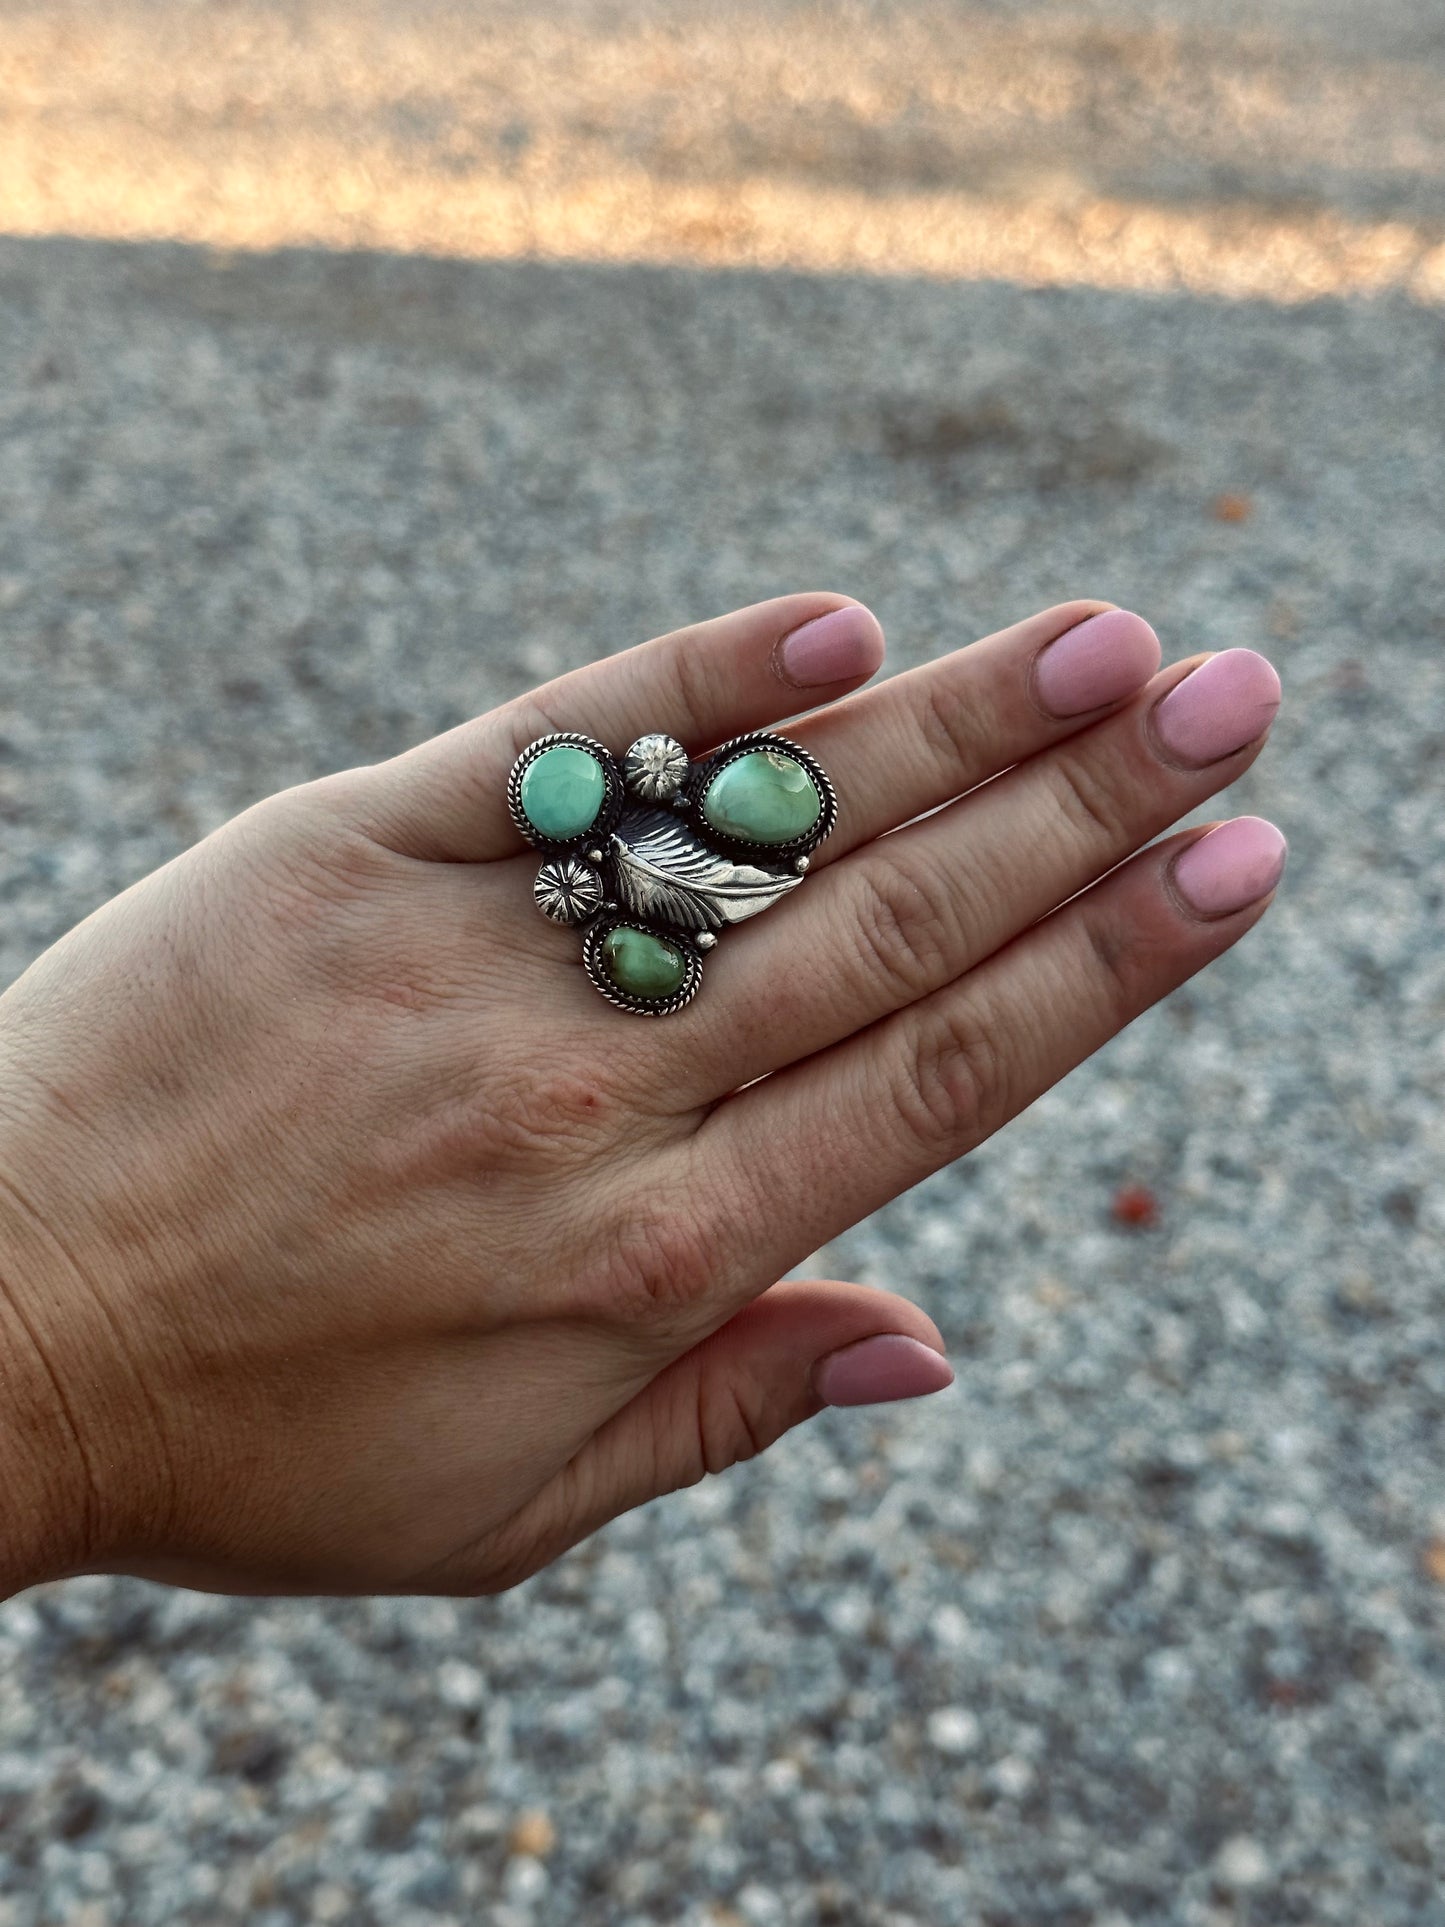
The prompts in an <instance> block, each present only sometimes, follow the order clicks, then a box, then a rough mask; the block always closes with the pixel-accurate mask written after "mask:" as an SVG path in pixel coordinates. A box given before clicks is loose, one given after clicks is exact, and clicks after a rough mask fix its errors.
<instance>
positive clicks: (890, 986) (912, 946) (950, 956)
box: [853, 851, 957, 1004]
mask: <svg viewBox="0 0 1445 1927" xmlns="http://www.w3.org/2000/svg"><path fill="white" fill-rule="evenodd" d="M858 867H859V870H860V871H861V877H860V881H861V884H862V889H861V893H860V898H859V901H858V903H857V906H856V909H855V912H854V915H853V928H854V932H855V939H854V940H855V943H856V945H857V947H858V951H859V953H860V957H861V964H862V969H863V973H864V977H865V980H866V983H867V987H868V989H869V991H870V993H872V992H876V991H877V990H878V988H879V987H881V988H882V990H883V991H884V993H885V994H886V995H888V996H889V997H891V998H892V1000H893V1001H894V1003H895V1004H905V1003H912V1002H914V1000H915V999H916V998H918V997H921V996H923V995H924V994H925V993H926V992H927V991H929V990H932V989H936V988H937V986H938V985H939V984H940V983H941V982H945V981H947V980H948V978H950V977H951V976H952V975H953V974H954V973H953V960H954V954H955V950H956V936H957V932H956V918H955V914H954V912H953V909H952V905H951V901H950V899H951V894H952V893H951V892H950V891H949V890H948V889H947V888H946V886H945V885H944V884H943V883H942V882H941V880H940V879H939V878H938V877H937V876H936V875H933V874H931V873H930V872H928V871H926V870H925V869H924V868H923V867H922V866H921V865H919V864H918V863H916V862H913V863H909V862H905V861H902V860H900V859H898V858H890V857H889V856H888V855H887V854H886V852H882V851H880V852H879V853H877V854H875V855H872V856H870V857H868V858H865V859H863V861H862V862H861V863H860V864H859V866H858Z"/></svg>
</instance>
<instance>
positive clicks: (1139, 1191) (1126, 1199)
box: [1110, 1184, 1159, 1231]
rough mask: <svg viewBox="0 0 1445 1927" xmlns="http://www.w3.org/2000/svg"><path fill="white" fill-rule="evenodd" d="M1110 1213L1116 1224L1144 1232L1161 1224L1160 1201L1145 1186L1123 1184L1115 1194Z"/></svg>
mask: <svg viewBox="0 0 1445 1927" xmlns="http://www.w3.org/2000/svg"><path fill="white" fill-rule="evenodd" d="M1110 1212H1111V1215H1112V1217H1113V1220H1114V1222H1115V1224H1126V1225H1128V1226H1129V1227H1130V1228H1131V1229H1132V1230H1135V1231H1144V1230H1147V1229H1148V1228H1149V1226H1150V1225H1154V1224H1158V1222H1159V1200H1158V1199H1157V1198H1156V1197H1155V1195H1154V1193H1153V1192H1152V1191H1151V1190H1150V1189H1149V1187H1148V1186H1147V1185H1145V1184H1121V1185H1120V1186H1119V1189H1118V1190H1117V1191H1116V1192H1115V1193H1114V1202H1113V1204H1112V1206H1111V1207H1110Z"/></svg>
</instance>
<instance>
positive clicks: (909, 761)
mask: <svg viewBox="0 0 1445 1927" xmlns="http://www.w3.org/2000/svg"><path fill="white" fill-rule="evenodd" d="M1159 659H1160V650H1159V638H1158V637H1157V636H1156V635H1155V633H1154V631H1153V630H1152V629H1151V628H1150V627H1149V624H1148V623H1147V622H1145V621H1144V619H1143V617H1142V616H1136V615H1133V614H1131V613H1130V611H1129V610H1127V609H1115V608H1113V607H1111V606H1110V605H1109V604H1107V603H1099V602H1065V603H1061V604H1060V605H1059V606H1058V607H1057V608H1054V609H1045V610H1044V611H1043V612H1042V613H1041V614H1039V615H1036V616H1030V617H1029V618H1028V620H1027V621H1025V622H1018V623H1015V624H1014V625H1013V627H1012V628H1009V629H1002V630H1000V631H999V632H998V634H997V635H993V636H987V637H985V639H984V640H983V641H982V642H975V643H972V644H970V645H969V647H968V648H966V649H957V650H955V651H954V652H953V653H952V654H951V655H947V656H942V657H940V658H939V659H938V660H937V661H936V662H930V663H926V664H924V666H923V667H922V668H920V669H913V670H910V671H909V672H908V673H907V674H905V675H901V676H894V677H892V678H891V679H890V680H889V681H888V682H886V683H883V684H881V685H880V686H879V687H878V688H877V689H870V690H866V691H864V692H862V693H861V694H858V695H855V696H852V697H850V698H849V699H848V700H847V701H846V702H841V703H838V704H836V705H835V706H834V707H833V708H831V709H829V710H827V711H824V712H820V713H819V714H818V715H816V716H811V717H808V718H807V719H805V720H804V721H803V722H801V723H798V724H796V725H795V726H794V727H793V728H792V729H790V730H789V732H788V733H789V734H790V735H791V736H793V737H795V738H796V740H797V741H798V742H800V743H801V744H802V745H803V746H804V748H806V749H808V750H809V751H811V753H812V754H813V755H814V756H816V757H817V758H818V760H819V762H820V763H821V764H822V765H823V767H824V769H826V770H827V772H828V774H829V775H830V777H831V778H832V779H833V782H834V784H835V785H836V787H837V790H838V800H839V812H838V823H837V827H836V828H835V829H834V831H833V833H832V835H831V836H830V837H829V838H828V840H827V841H826V842H825V843H823V844H821V845H820V846H819V848H818V850H817V851H816V852H815V853H814V856H813V868H814V869H815V870H816V869H821V868H823V867H825V866H826V865H827V864H830V863H836V862H837V861H838V859H839V858H840V857H842V856H846V855H847V853H848V852H849V851H850V850H855V849H857V848H858V847H859V845H860V844H863V843H867V842H869V841H871V840H872V838H874V837H875V836H881V835H882V834H883V832H884V831H885V830H892V829H896V828H897V827H898V826H899V824H901V823H907V822H910V821H911V820H912V819H913V818H914V817H916V816H921V815H922V814H923V813H924V812H925V811H926V810H933V809H937V808H938V807H939V805H940V804H943V803H947V802H950V801H951V800H952V799H953V798H954V797H956V796H962V795H963V794H964V792H965V791H967V790H971V789H973V788H974V787H975V786H976V785H977V784H979V783H983V782H986V781H987V780H988V779H989V778H990V777H992V776H997V775H998V773H999V772H1000V771H1001V770H1005V769H1008V768H1010V767H1011V766H1012V765H1013V764H1014V763H1017V762H1020V761H1022V760H1023V758H1025V757H1027V756H1033V755H1035V754H1037V752H1038V751H1040V750H1043V749H1047V748H1049V747H1050V746H1051V745H1052V744H1054V743H1058V742H1061V741H1062V740H1063V739H1064V738H1066V737H1068V736H1071V735H1073V734H1074V733H1075V732H1076V731H1077V730H1078V729H1080V728H1081V727H1082V726H1083V725H1084V724H1086V723H1088V722H1090V721H1092V720H1093V719H1094V718H1095V717H1097V716H1099V715H1100V714H1102V713H1104V712H1106V711H1107V710H1108V709H1109V708H1111V707H1112V706H1113V705H1115V704H1117V703H1120V702H1123V701H1124V700H1125V699H1126V698H1128V697H1130V696H1132V695H1133V694H1134V693H1135V691H1136V690H1138V689H1140V688H1142V687H1143V685H1144V684H1145V683H1146V682H1148V680H1149V678H1150V677H1151V676H1152V675H1153V674H1154V672H1155V670H1156V669H1157V668H1158V667H1159Z"/></svg>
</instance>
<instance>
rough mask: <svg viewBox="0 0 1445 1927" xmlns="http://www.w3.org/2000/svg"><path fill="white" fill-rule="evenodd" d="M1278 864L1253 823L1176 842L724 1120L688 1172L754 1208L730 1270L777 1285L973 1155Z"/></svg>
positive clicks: (1184, 964)
mask: <svg viewBox="0 0 1445 1927" xmlns="http://www.w3.org/2000/svg"><path fill="white" fill-rule="evenodd" d="M1284 856H1285V844H1284V838H1283V837H1282V836H1281V835H1280V833H1279V831H1278V830H1276V829H1275V828H1274V826H1273V825H1272V824H1269V823H1263V822H1261V821H1260V819H1259V818H1257V817H1240V818H1238V819H1236V820H1235V821H1234V822H1232V823H1228V824H1224V825H1222V826H1219V827H1216V828H1214V829H1212V830H1210V831H1208V832H1207V833H1203V834H1197V833H1191V832H1186V833H1184V834H1183V835H1182V836H1179V837H1175V838H1172V839H1170V841H1169V842H1167V843H1164V844H1160V845H1157V846H1155V847H1154V848H1152V849H1149V850H1146V851H1144V852H1143V853H1142V854H1141V855H1139V856H1137V857H1135V858H1134V859H1133V860H1132V861H1131V862H1129V863H1128V864H1126V865H1125V866H1124V867H1123V868H1122V869H1120V870H1116V871H1114V872H1113V873H1112V874H1111V875H1110V876H1108V877H1106V878H1105V879H1104V880H1103V881H1102V882H1101V883H1097V884H1095V885H1094V887H1093V888H1092V889H1090V890H1088V891H1086V892H1085V893H1084V894H1083V895H1082V896H1079V897H1076V898H1075V899H1074V900H1073V901H1072V902H1070V903H1067V904H1065V905H1064V906H1063V908H1062V909H1059V910H1056V911H1055V912H1054V914H1053V915H1052V916H1051V917H1049V918H1048V919H1047V920H1046V921H1045V922H1043V923H1040V924H1037V925H1036V926H1035V927H1034V928H1033V929H1032V930H1029V931H1026V932H1025V933H1024V934H1023V935H1022V936H1020V937H1018V938H1016V939H1015V940H1014V941H1013V942H1012V943H1010V944H1009V945H1008V946H1007V947H1006V948H1004V949H1003V950H1000V951H998V952H996V953H995V954H994V955H993V956H992V957H991V958H989V959H988V961H987V962H986V963H984V964H981V965H980V966H979V967H978V969H976V970H974V971H971V972H970V973H969V974H968V975H967V976H966V977H963V978H961V979H959V980H958V981H957V982H956V983H953V984H951V985H949V986H948V987H947V988H946V989H944V990H941V991H937V992H935V993H934V994H933V995H932V996H931V997H926V998H924V999H923V1000H922V1001H921V1002H918V1003H915V1004H912V1005H910V1006H908V1008H906V1009H904V1010H901V1011H899V1012H897V1013H895V1014H894V1015H893V1016H892V1017H889V1018H886V1019H884V1021H883V1022H881V1023H879V1024H875V1025H874V1026H873V1027H872V1028H871V1029H869V1030H866V1031H863V1032H862V1033H861V1034H860V1035H859V1036H857V1037H855V1038H853V1039H851V1040H850V1041H849V1042H847V1043H843V1044H838V1045H835V1046H834V1047H833V1048H832V1049H830V1050H827V1051H824V1052H822V1053H821V1054H820V1055H818V1056H816V1057H812V1058H807V1059H805V1060H803V1061H802V1062H801V1063H798V1064H795V1065H794V1066H793V1067H792V1068H791V1069H789V1070H786V1071H780V1072H779V1073H778V1074H777V1075H776V1076H774V1077H770V1078H765V1079H763V1080H762V1081H761V1082H759V1083H756V1084H754V1085H752V1086H751V1087H750V1088H748V1089H746V1090H742V1091H739V1092H738V1094H737V1095H736V1096H735V1097H733V1098H730V1099H729V1100H728V1101H727V1102H726V1103H724V1104H722V1105H720V1106H719V1107H718V1108H717V1109H716V1110H715V1111H714V1112H713V1113H712V1115H711V1117H710V1118H709V1120H708V1121H707V1123H706V1124H705V1125H704V1126H703V1127H702V1129H701V1130H700V1131H699V1132H698V1134H697V1136H696V1137H695V1138H694V1140H693V1158H694V1162H695V1164H696V1167H697V1169H698V1170H699V1171H703V1170H705V1171H707V1172H708V1173H709V1175H710V1177H711V1180H712V1182H713V1183H714V1184H715V1185H716V1184H721V1185H722V1186H723V1187H724V1189H725V1190H727V1191H729V1192H731V1193H732V1194H734V1195H736V1196H739V1197H746V1198H751V1199H753V1200H755V1205H756V1208H755V1209H754V1210H753V1212H752V1213H751V1214H750V1224H751V1225H752V1226H753V1227H755V1231H754V1237H755V1240H756V1242H755V1245H754V1246H753V1247H751V1248H749V1250H748V1251H747V1252H746V1253H745V1254H743V1255H745V1257H746V1258H747V1259H751V1260H752V1261H754V1262H756V1263H757V1264H758V1265H759V1266H760V1267H767V1268H769V1269H772V1268H774V1267H776V1268H777V1269H779V1270H782V1269H786V1267H787V1266H788V1265H789V1264H793V1263H797V1262H798V1259H799V1257H800V1256H801V1255H802V1254H803V1253H806V1252H808V1251H812V1250H816V1249H817V1248H818V1246H819V1245H821V1244H823V1243H825V1242H826V1241H827V1240H828V1239H829V1238H831V1237H834V1236H836V1234H837V1233H838V1232H839V1231H840V1230H841V1229H842V1228H843V1227H844V1226H845V1225H849V1224H853V1223H855V1222H856V1221H857V1220H858V1219H859V1218H861V1217H863V1216H864V1215H865V1214H866V1213H867V1212H869V1211H872V1210H875V1209H876V1208H877V1207H878V1206H879V1205H881V1204H884V1203H885V1202H886V1201H887V1200H888V1199H890V1198H892V1197H895V1196H897V1194H898V1193H899V1192H900V1191H904V1190H906V1189H907V1188H908V1187H909V1186H910V1185H912V1184H916V1183H917V1182H918V1181H919V1180H920V1179H922V1178H924V1177H926V1176H927V1175H928V1174H929V1173H930V1172H931V1171H935V1170H937V1169H939V1168H940V1167H941V1166H942V1165H945V1164H948V1163H950V1162H952V1160H953V1159H955V1158H957V1157H961V1156H962V1155H963V1154H964V1153H965V1152H967V1151H969V1150H971V1149H973V1147H974V1146H975V1145H977V1144H980V1143H982V1142H983V1140H984V1139H985V1138H987V1137H989V1136H990V1135H991V1134H992V1133H993V1132H994V1131H996V1130H997V1129H998V1128H999V1126H1000V1125H1002V1124H1004V1123H1006V1122H1007V1121H1008V1119H1009V1118H1011V1117H1013V1116H1015V1115H1016V1113H1018V1112H1019V1111H1021V1110H1023V1109H1024V1108H1025V1107H1026V1106H1027V1105H1029V1104H1031V1103H1032V1102H1033V1101H1034V1099H1035V1098H1036V1097H1038V1096H1040V1095H1041V1094H1042V1093H1043V1092H1044V1091H1046V1090H1048V1089H1049V1087H1050V1086H1051V1085H1053V1084H1055V1083H1057V1082H1058V1080H1059V1079H1060V1078H1061V1077H1062V1076H1063V1075H1064V1074H1065V1072H1066V1071H1069V1070H1071V1069H1072V1068H1073V1066H1074V1065H1075V1064H1078V1063H1080V1062H1082V1061H1083V1059H1084V1058H1086V1057H1088V1056H1089V1055H1090V1053H1091V1052H1093V1051H1095V1050H1097V1049H1098V1048H1099V1047H1100V1045H1101V1044H1104V1043H1106V1042H1107V1041H1108V1039H1109V1038H1110V1037H1112V1036H1113V1035H1114V1034H1115V1033H1116V1032H1117V1031H1120V1030H1122V1029H1123V1028H1124V1026H1125V1025H1126V1024H1128V1023H1129V1022H1131V1021H1132V1019H1133V1018H1135V1017H1136V1016H1138V1014H1139V1013H1140V1012H1141V1011H1143V1010H1146V1009H1147V1008H1148V1007H1149V1006H1150V1005H1151V1004H1153V1003H1155V1002H1156V1001H1157V1000H1158V999H1159V998H1160V997H1162V996H1164V995H1166V994H1167V992H1169V991H1171V990H1173V989H1174V988H1175V987H1176V986H1177V985H1179V984H1181V983H1183V982H1184V981H1185V979H1186V978H1188V977H1191V976H1193V974H1194V973H1195V971H1197V970H1200V969H1202V968H1203V967H1204V965H1205V964H1207V963H1209V962H1210V961H1211V960H1212V959H1213V958H1215V957H1217V956H1218V955H1219V954H1220V953H1221V952H1222V951H1224V950H1227V949H1228V948H1229V947H1230V945H1231V944H1234V943H1237V942H1238V940H1239V939H1240V937H1242V936H1243V935H1244V933H1245V932H1246V931H1247V930H1248V929H1250V928H1251V926H1252V925H1253V924H1254V923H1255V922H1256V921H1257V920H1258V918H1259V917H1260V916H1261V915H1262V914H1263V912H1264V910H1265V908H1266V907H1267V905H1268V903H1269V900H1270V897H1271V895H1272V893H1273V890H1274V887H1275V885H1276V883H1277V882H1278V880H1279V876H1280V873H1281V871H1282V869H1283V865H1284Z"/></svg>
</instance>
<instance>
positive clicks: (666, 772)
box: [622, 736, 687, 803]
mask: <svg viewBox="0 0 1445 1927" xmlns="http://www.w3.org/2000/svg"><path fill="white" fill-rule="evenodd" d="M686 775H687V751H686V750H685V749H684V748H683V746H682V744H681V743H679V742H678V741H677V740H676V738H675V737H672V736H639V737H638V739H637V741H636V742H635V743H634V744H633V745H632V747H631V749H630V750H628V752H627V754H626V755H625V756H624V757H623V759H622V780H623V782H624V783H625V784H626V785H627V787H628V789H629V790H630V791H631V793H632V794H633V795H634V796H635V797H637V798H638V799H639V801H641V802H643V803H670V802H671V801H672V799H673V797H675V796H676V795H677V793H678V791H679V790H680V789H681V788H682V784H683V779H684V777H685V776H686Z"/></svg>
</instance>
